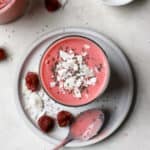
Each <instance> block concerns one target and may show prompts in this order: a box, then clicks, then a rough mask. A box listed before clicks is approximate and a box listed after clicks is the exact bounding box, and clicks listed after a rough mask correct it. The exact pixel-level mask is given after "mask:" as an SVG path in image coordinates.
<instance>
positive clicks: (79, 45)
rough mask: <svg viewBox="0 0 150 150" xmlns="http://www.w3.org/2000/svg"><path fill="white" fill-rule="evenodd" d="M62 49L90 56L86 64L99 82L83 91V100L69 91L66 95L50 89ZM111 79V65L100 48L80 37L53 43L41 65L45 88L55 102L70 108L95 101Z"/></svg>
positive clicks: (52, 88)
mask: <svg viewBox="0 0 150 150" xmlns="http://www.w3.org/2000/svg"><path fill="white" fill-rule="evenodd" d="M60 48H61V49H64V50H66V49H68V48H72V49H73V51H74V53H76V54H81V53H83V52H86V53H87V54H88V55H87V58H86V64H87V65H88V67H89V68H91V69H93V70H94V74H95V76H96V78H97V81H96V84H95V85H91V86H89V87H87V88H85V89H84V90H83V91H82V97H81V98H76V97H74V96H73V94H72V93H70V92H67V91H66V92H65V94H64V93H63V92H61V91H60V89H59V87H58V86H55V87H50V83H51V82H53V81H54V72H53V68H54V66H55V65H56V63H58V61H59V60H58V54H59V52H60ZM109 77H110V68H109V63H108V60H107V57H106V56H105V54H104V52H103V50H102V49H101V48H100V46H98V45H97V44H96V43H95V42H93V41H91V40H89V39H87V38H83V37H78V36H75V37H66V38H63V39H60V40H58V41H56V42H55V43H53V44H52V45H51V46H50V47H49V48H48V49H47V51H46V52H45V54H44V55H43V57H42V60H41V64H40V79H41V83H42V86H43V88H44V89H45V91H46V92H47V93H48V95H49V96H50V97H52V98H53V99H54V100H55V101H57V102H59V103H61V104H64V105H68V106H81V105H84V104H88V103H90V102H92V101H94V99H95V98H97V97H98V96H99V95H101V94H102V93H103V92H104V90H105V89H106V87H107V85H108V81H109ZM87 95H88V96H87Z"/></svg>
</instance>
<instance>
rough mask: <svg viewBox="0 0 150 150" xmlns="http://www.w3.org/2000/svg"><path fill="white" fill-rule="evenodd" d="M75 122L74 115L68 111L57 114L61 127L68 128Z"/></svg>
mask: <svg viewBox="0 0 150 150" xmlns="http://www.w3.org/2000/svg"><path fill="white" fill-rule="evenodd" d="M72 121H73V115H72V114H71V113H70V112H68V111H60V112H59V113H58V114H57V122H58V125H59V126H60V127H66V126H68V125H70V124H71V123H72Z"/></svg>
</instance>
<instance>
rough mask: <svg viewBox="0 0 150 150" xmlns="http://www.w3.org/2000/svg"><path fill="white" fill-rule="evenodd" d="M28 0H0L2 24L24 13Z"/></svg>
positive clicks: (0, 21)
mask: <svg viewBox="0 0 150 150" xmlns="http://www.w3.org/2000/svg"><path fill="white" fill-rule="evenodd" d="M26 7H27V0H0V24H5V23H8V22H10V21H13V20H15V19H17V18H18V17H20V16H21V15H23V14H24V12H25V10H26Z"/></svg>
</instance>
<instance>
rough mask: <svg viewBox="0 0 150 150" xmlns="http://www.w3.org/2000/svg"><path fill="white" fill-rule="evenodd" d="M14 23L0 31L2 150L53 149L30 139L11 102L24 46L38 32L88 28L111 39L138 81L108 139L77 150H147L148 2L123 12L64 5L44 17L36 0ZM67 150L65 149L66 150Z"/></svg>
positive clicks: (96, 4)
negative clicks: (1, 53)
mask: <svg viewBox="0 0 150 150" xmlns="http://www.w3.org/2000/svg"><path fill="white" fill-rule="evenodd" d="M35 1H36V3H35V4H33V6H32V9H31V10H30V11H29V12H28V13H27V14H26V15H25V16H24V17H22V18H21V19H20V20H18V21H16V22H14V23H11V24H8V25H1V26H0V45H1V46H4V47H6V49H7V50H8V53H9V55H10V57H9V59H8V60H7V61H5V62H3V63H0V147H1V149H2V150H10V149H11V150H26V149H28V150H34V149H36V150H48V149H51V148H52V147H53V145H51V144H48V143H46V142H44V141H43V140H42V139H40V138H38V137H37V136H36V135H34V134H33V133H32V132H31V131H30V130H29V129H28V128H27V127H26V125H25V124H24V122H23V120H22V119H21V118H20V116H19V114H18V112H17V110H16V106H15V103H14V98H13V97H14V92H13V87H14V80H15V70H16V66H17V63H18V62H19V58H20V57H21V56H22V55H23V54H24V53H25V52H26V49H27V47H28V45H29V44H30V43H31V42H32V41H33V40H34V39H36V38H37V37H38V36H40V35H41V34H42V33H44V32H47V31H51V30H53V29H55V28H58V27H70V26H77V27H89V28H91V29H95V30H97V31H99V32H102V33H103V34H105V35H107V36H109V37H110V38H112V39H113V40H114V41H115V42H116V43H118V44H119V46H120V47H121V48H122V49H123V50H124V52H125V53H126V54H127V56H128V57H129V59H130V60H131V63H132V65H133V66H134V69H135V73H136V78H137V81H138V89H137V99H136V105H135V109H134V110H133V113H132V115H131V116H130V118H129V119H128V121H127V122H126V123H125V124H124V125H123V126H122V127H121V128H120V130H119V131H118V132H117V133H116V134H114V135H113V136H111V137H110V138H109V139H108V140H105V141H104V142H102V143H98V144H96V145H93V146H91V147H86V148H77V149H78V150H83V149H85V150H91V149H93V150H100V149H101V150H120V149H122V150H127V149H128V150H149V149H150V142H149V139H150V131H149V124H150V119H149V114H150V99H149V97H150V92H149V89H150V78H149V74H150V69H149V64H150V27H149V26H150V15H149V14H150V0H135V2H134V3H133V4H131V5H128V6H125V7H117V8H116V7H108V6H104V5H102V4H101V3H100V0H69V2H68V4H67V5H66V6H65V8H64V9H60V10H59V11H57V12H55V13H48V12H47V11H46V10H45V8H44V6H43V3H42V1H41V0H40V1H39V0H35ZM69 149H70V148H69Z"/></svg>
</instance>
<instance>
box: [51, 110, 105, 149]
mask: <svg viewBox="0 0 150 150" xmlns="http://www.w3.org/2000/svg"><path fill="white" fill-rule="evenodd" d="M104 117H105V116H104V113H103V112H102V111H101V110H99V109H90V110H87V111H85V112H82V113H81V114H80V115H79V116H77V118H76V119H75V121H74V122H73V123H72V125H71V126H70V131H69V134H68V136H67V137H66V138H65V139H64V140H63V141H62V142H61V143H60V144H59V145H58V146H57V147H55V148H54V149H53V150H59V149H60V148H62V147H63V146H65V145H66V144H67V143H69V142H71V141H73V140H82V141H86V140H89V139H91V138H92V137H94V136H95V135H97V133H98V132H99V131H100V129H101V128H102V126H103V123H104Z"/></svg>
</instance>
